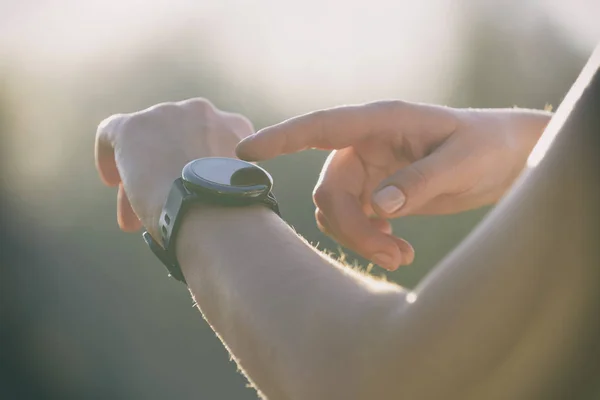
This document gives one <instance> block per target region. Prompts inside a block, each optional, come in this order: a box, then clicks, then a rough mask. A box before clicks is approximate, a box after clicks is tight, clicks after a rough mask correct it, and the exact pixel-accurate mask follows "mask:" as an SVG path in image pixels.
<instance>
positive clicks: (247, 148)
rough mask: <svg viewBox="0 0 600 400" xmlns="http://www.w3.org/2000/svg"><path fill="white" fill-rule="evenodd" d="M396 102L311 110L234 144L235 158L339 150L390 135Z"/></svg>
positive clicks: (250, 159) (270, 156)
mask: <svg viewBox="0 0 600 400" xmlns="http://www.w3.org/2000/svg"><path fill="white" fill-rule="evenodd" d="M398 103H399V102H395V101H389V102H377V103H369V104H362V105H352V106H342V107H336V108H330V109H326V110H319V111H314V112H311V113H308V114H305V115H301V116H299V117H295V118H291V119H288V120H287V121H284V122H282V123H279V124H277V125H273V126H271V127H268V128H265V129H262V130H260V131H259V132H257V133H256V134H254V135H252V136H249V137H248V138H246V139H244V140H243V141H241V142H240V143H239V144H238V147H237V149H236V152H237V155H238V157H240V158H242V159H245V160H249V161H259V160H267V159H269V158H273V157H277V156H279V155H282V154H290V153H296V152H298V151H302V150H306V149H311V148H314V149H323V150H333V149H342V148H344V147H348V146H350V145H352V144H353V143H355V142H356V141H358V140H360V139H363V138H365V137H367V136H369V135H372V134H375V133H384V132H391V131H392V130H393V128H394V127H393V123H394V118H390V116H392V114H393V113H394V112H395V110H396V108H397V107H398Z"/></svg>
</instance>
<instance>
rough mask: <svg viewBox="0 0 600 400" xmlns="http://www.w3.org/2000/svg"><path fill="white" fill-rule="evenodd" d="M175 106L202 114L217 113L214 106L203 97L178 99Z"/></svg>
mask: <svg viewBox="0 0 600 400" xmlns="http://www.w3.org/2000/svg"><path fill="white" fill-rule="evenodd" d="M177 106H178V107H180V108H182V109H184V110H186V111H190V112H192V113H194V114H200V115H203V116H207V115H215V114H216V113H217V109H216V107H215V106H214V105H213V104H212V103H211V102H210V101H209V100H207V99H205V98H203V97H195V98H192V99H187V100H183V101H180V102H178V103H177Z"/></svg>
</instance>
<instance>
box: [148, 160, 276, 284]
mask: <svg viewBox="0 0 600 400" xmlns="http://www.w3.org/2000/svg"><path fill="white" fill-rule="evenodd" d="M211 164H212V166H211ZM215 165H217V166H218V165H221V166H225V167H227V168H222V169H221V171H217V172H222V170H223V169H227V170H230V171H234V172H233V173H232V174H231V178H232V179H231V180H233V177H234V175H236V174H238V176H241V174H243V175H244V179H246V181H245V182H244V183H253V184H245V185H231V184H230V185H226V184H219V183H218V182H214V181H211V180H209V179H207V177H206V176H203V175H202V174H203V173H204V171H206V174H207V175H210V172H209V171H208V170H209V169H210V168H211V167H214V166H215ZM213 172H214V171H213ZM220 175H223V174H222V173H220ZM248 177H249V178H248ZM220 178H222V177H220ZM225 178H227V173H225ZM248 179H251V180H255V182H247V180H248ZM272 187H273V178H272V177H271V175H270V174H269V173H268V172H267V171H266V170H264V169H263V168H261V167H259V166H257V165H254V164H251V163H248V162H245V161H242V160H238V159H234V158H225V157H207V158H200V159H196V160H193V161H191V162H189V163H188V164H186V166H185V167H184V168H183V170H182V176H181V178H178V179H176V180H175V182H173V185H172V187H171V190H170V191H169V195H168V196H167V201H166V202H165V205H164V206H163V209H162V212H161V215H160V218H159V231H160V235H161V239H160V240H161V242H162V246H161V245H159V244H158V243H157V242H156V241H155V240H154V238H153V237H152V236H151V235H150V234H149V233H148V232H147V231H146V232H144V233H143V238H144V241H145V242H146V244H147V245H148V246H149V247H150V249H151V250H152V252H153V253H154V254H155V255H156V256H157V257H158V258H159V260H160V261H162V263H163V264H164V265H165V266H166V267H167V269H168V270H169V273H170V276H172V277H173V278H175V279H177V280H178V281H181V282H183V283H186V281H185V278H184V277H183V274H182V272H181V268H180V267H179V263H178V261H177V257H176V255H175V239H176V236H177V231H178V230H179V226H180V224H181V219H182V216H183V215H184V214H185V212H186V211H187V209H188V208H189V206H190V205H192V204H196V203H205V204H206V203H209V204H216V205H221V206H229V207H241V206H248V205H252V204H265V205H267V206H268V207H269V208H271V209H272V210H273V211H274V212H275V213H276V214H277V215H280V213H279V206H278V204H277V200H276V199H275V196H274V195H273V193H272V192H271V189H272Z"/></svg>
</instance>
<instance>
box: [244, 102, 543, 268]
mask: <svg viewBox="0 0 600 400" xmlns="http://www.w3.org/2000/svg"><path fill="white" fill-rule="evenodd" d="M550 116H551V114H550V113H547V112H541V111H532V110H517V109H497V110H475V109H467V110H459V109H453V108H449V107H441V106H435V105H428V104H414V103H407V102H402V101H397V100H394V101H384V102H376V103H370V104H364V105H357V106H345V107H338V108H333V109H328V110H320V111H317V112H313V113H310V114H306V115H302V116H299V117H295V118H292V119H290V120H287V121H285V122H282V123H280V124H278V125H275V126H272V127H268V128H266V129H263V130H261V131H259V132H258V133H256V134H255V135H252V136H249V137H247V138H246V139H244V140H243V141H242V142H241V143H240V144H239V145H238V146H237V150H236V151H237V155H238V156H239V157H240V158H242V159H245V160H249V161H259V160H266V159H269V158H273V157H276V156H279V155H282V154H289V153H295V152H298V151H302V150H305V149H309V148H317V149H326V150H333V151H332V152H331V154H330V155H329V157H328V159H327V162H326V163H325V165H324V167H323V171H322V172H321V176H320V179H319V181H318V183H317V186H316V187H315V191H314V196H313V197H314V202H315V205H316V212H315V216H316V221H317V224H318V226H319V228H320V229H321V230H322V231H323V232H325V233H326V234H328V235H330V236H331V237H333V238H334V239H335V240H337V241H338V242H339V243H341V244H343V245H344V246H346V247H348V248H350V249H352V250H354V251H356V252H357V253H358V254H361V255H362V256H364V257H365V258H367V259H371V260H372V261H373V262H375V263H376V264H379V265H380V266H382V267H384V268H386V269H388V270H395V269H396V268H398V266H399V265H406V264H410V263H411V262H412V261H413V259H414V250H413V248H412V247H411V246H410V244H409V243H407V242H406V241H405V240H403V239H401V238H398V237H395V236H394V235H393V234H392V231H391V226H390V224H389V223H388V221H387V220H388V219H391V218H398V217H403V216H407V215H414V214H451V213H457V212H460V211H465V210H469V209H473V208H477V207H481V206H484V205H489V204H493V203H495V202H496V201H497V200H498V199H499V198H500V197H501V196H502V195H503V194H504V193H505V191H506V190H507V189H508V188H509V187H510V185H511V184H512V183H513V181H514V180H515V178H516V177H517V176H518V175H519V173H520V172H521V170H522V169H523V166H524V165H525V161H526V159H527V156H528V154H529V152H530V151H531V149H532V148H533V146H534V144H535V143H536V141H537V139H538V138H539V136H540V134H541V132H542V131H543V129H544V127H545V126H546V124H547V123H548V121H549V119H550ZM387 186H393V187H396V188H398V189H399V190H400V191H401V192H402V193H403V197H404V198H405V201H404V203H403V205H402V206H401V207H400V208H399V210H397V211H395V212H387V211H386V210H385V209H383V208H382V207H380V206H378V204H377V201H376V197H377V192H378V190H380V189H382V188H385V187H387Z"/></svg>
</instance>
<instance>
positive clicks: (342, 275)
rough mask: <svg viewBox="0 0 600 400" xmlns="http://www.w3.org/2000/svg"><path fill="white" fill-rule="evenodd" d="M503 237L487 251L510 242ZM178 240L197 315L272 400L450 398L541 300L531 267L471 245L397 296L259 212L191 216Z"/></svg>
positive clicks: (490, 365) (492, 363) (487, 367)
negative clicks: (399, 395)
mask: <svg viewBox="0 0 600 400" xmlns="http://www.w3.org/2000/svg"><path fill="white" fill-rule="evenodd" d="M489 230H490V229H488V231H489ZM522 232H523V235H527V234H528V232H526V231H522ZM482 236H483V237H486V235H482ZM505 236H506V235H501V236H499V237H498V240H500V241H501V242H500V243H496V245H500V246H501V244H502V243H509V242H507V240H511V241H512V243H514V240H517V241H518V240H519V238H518V237H517V236H515V235H512V236H508V237H505ZM178 237H179V239H178V257H179V260H180V262H181V265H182V269H183V272H184V275H185V277H186V279H187V282H188V284H189V287H190V290H191V292H192V294H193V296H194V298H195V300H196V302H197V304H198V305H199V307H200V309H201V311H202V313H203V314H204V316H205V318H206V319H207V321H208V322H209V323H210V324H211V326H212V328H213V329H214V330H215V332H216V333H217V334H218V335H219V336H220V338H221V339H222V340H223V342H224V344H225V345H226V346H227V347H228V349H229V350H230V352H231V354H232V356H233V357H234V358H235V359H236V361H237V362H238V364H239V366H240V367H241V368H242V369H243V370H244V371H245V373H246V374H247V375H248V377H249V378H250V379H251V380H252V381H253V382H254V383H255V384H256V386H257V387H258V388H259V389H260V390H261V391H262V392H263V393H264V394H265V395H267V396H268V397H269V398H272V399H286V398H314V399H321V398H348V399H352V398H356V399H363V398H365V399H366V398H387V397H386V396H388V395H389V394H390V393H405V394H406V395H407V398H429V397H427V396H430V397H431V396H433V397H432V398H436V396H444V395H445V396H446V398H453V397H452V396H453V395H457V393H464V391H465V390H467V389H468V388H469V384H468V383H467V382H468V381H469V380H470V379H471V378H472V377H479V378H481V379H483V378H485V377H487V376H488V375H489V374H490V373H491V371H493V370H494V369H495V368H496V367H497V365H498V363H499V362H500V361H502V359H503V358H502V357H504V356H505V355H506V354H507V352H508V351H509V350H510V348H511V345H512V343H513V342H514V340H516V338H517V337H519V335H522V334H523V330H524V329H526V328H527V327H528V324H529V318H530V317H531V315H532V310H531V309H530V308H526V307H523V305H524V304H530V303H531V302H532V299H535V298H537V297H539V296H540V295H541V293H545V292H543V291H542V290H543V289H544V285H540V286H539V287H538V288H539V290H540V291H538V289H535V288H533V287H532V285H531V282H532V281H535V277H536V276H537V275H538V274H540V273H542V272H543V268H544V265H543V264H540V263H530V262H529V259H523V254H522V253H516V252H515V253H514V254H513V255H511V257H510V258H507V257H505V256H504V257H498V254H497V253H496V251H495V248H490V247H489V246H483V247H479V245H476V247H477V249H476V250H475V252H474V253H473V252H472V250H473V247H474V246H473V245H471V246H470V247H471V251H470V252H464V251H462V252H458V253H459V255H458V256H455V257H452V258H450V259H449V260H447V262H446V263H445V264H444V265H441V266H440V267H439V268H438V269H436V271H435V273H434V274H433V275H431V276H430V277H428V278H427V279H426V281H425V282H424V284H423V285H422V287H421V288H420V289H418V290H417V291H416V292H415V293H406V292H405V291H404V290H403V289H401V288H400V287H398V286H397V285H394V284H390V283H386V282H381V281H376V280H373V279H371V278H367V277H365V276H364V275H361V274H359V273H356V272H355V271H352V270H350V269H348V268H342V267H340V266H338V265H336V264H335V263H334V262H332V261H331V260H330V259H328V258H327V257H325V256H323V255H322V254H321V253H319V252H317V251H315V250H314V249H313V248H312V247H311V246H310V245H309V244H307V243H306V242H304V241H303V240H301V239H300V238H299V237H298V236H297V235H296V234H295V232H294V231H293V230H292V229H290V228H289V227H288V226H287V225H286V224H285V223H284V222H283V221H282V220H280V219H279V218H278V217H277V216H276V215H275V214H274V213H273V212H271V211H270V210H268V209H266V208H264V207H261V206H257V207H253V208H249V209H216V208H215V209H204V210H200V209H198V210H193V211H192V212H190V213H189V214H188V216H187V217H186V219H185V220H184V224H183V226H182V229H181V231H180V233H179V236H178ZM485 241H486V242H487V243H490V242H494V240H492V238H491V237H489V236H488V237H486V239H485ZM502 241H504V242H502ZM513 246H514V244H513ZM523 252H525V253H527V250H526V249H523ZM494 256H495V257H494ZM524 263H525V265H524ZM548 287H549V288H550V289H551V288H552V286H548ZM548 287H546V288H545V290H549V289H548ZM415 300H416V301H415ZM457 359H460V360H462V361H461V362H460V365H458V366H457V365H456V360H457ZM431 376H435V377H436V385H431V384H430V381H429V380H430V378H431ZM339 382H344V384H337V383H339ZM411 396H412V397H411Z"/></svg>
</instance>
